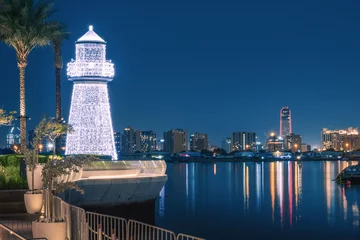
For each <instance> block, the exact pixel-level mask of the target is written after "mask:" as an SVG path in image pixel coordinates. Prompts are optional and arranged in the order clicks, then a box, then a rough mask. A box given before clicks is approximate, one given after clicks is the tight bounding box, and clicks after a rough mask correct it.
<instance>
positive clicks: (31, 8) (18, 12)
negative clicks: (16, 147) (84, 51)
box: [0, 0, 61, 150]
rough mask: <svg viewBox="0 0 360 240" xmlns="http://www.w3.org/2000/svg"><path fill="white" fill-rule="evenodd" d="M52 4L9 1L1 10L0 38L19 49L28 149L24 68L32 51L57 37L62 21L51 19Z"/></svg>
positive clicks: (23, 145) (23, 127)
mask: <svg viewBox="0 0 360 240" xmlns="http://www.w3.org/2000/svg"><path fill="white" fill-rule="evenodd" d="M53 5H54V4H53V3H52V2H48V1H42V0H40V1H34V0H9V4H8V6H9V7H8V9H7V11H5V12H1V13H0V40H1V41H3V42H4V43H5V44H7V45H9V46H11V47H13V48H14V50H15V51H16V57H17V66H18V68H19V73H20V145H21V149H22V150H23V149H25V148H26V119H27V116H26V105H25V69H26V66H27V64H28V62H27V58H28V56H29V54H30V52H31V51H32V50H33V49H34V48H35V47H39V46H46V45H48V44H49V43H50V40H51V39H55V38H56V36H58V35H59V34H60V33H59V29H61V24H59V23H58V22H54V21H49V20H48V19H49V17H51V16H52V15H53V13H54V10H53Z"/></svg>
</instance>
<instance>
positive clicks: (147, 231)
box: [0, 197, 204, 240]
mask: <svg viewBox="0 0 360 240" xmlns="http://www.w3.org/2000/svg"><path fill="white" fill-rule="evenodd" d="M53 200H54V204H55V218H57V219H65V220H66V228H67V231H66V236H67V239H68V240H88V239H91V240H98V239H103V240H143V239H144V240H145V239H147V240H160V239H161V240H163V239H166V240H204V239H203V238H198V237H194V236H190V235H187V234H183V233H179V234H177V235H176V234H175V233H174V232H172V231H170V230H167V229H164V228H160V227H156V226H153V225H150V224H146V223H142V222H139V221H135V220H131V219H130V220H126V219H124V218H119V217H114V216H110V215H104V214H99V213H94V212H86V211H85V210H84V209H82V208H79V207H76V206H73V205H70V204H68V203H66V202H64V201H63V200H61V199H60V198H58V197H54V199H53ZM38 218H39V215H29V214H3V215H0V240H12V239H14V240H30V239H33V238H32V230H31V223H32V221H34V220H36V219H38ZM37 239H38V240H40V239H42V238H40V239H39V238H37ZM43 240H45V238H44V239H43Z"/></svg>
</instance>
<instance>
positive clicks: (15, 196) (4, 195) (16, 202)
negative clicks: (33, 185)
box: [0, 190, 27, 215]
mask: <svg viewBox="0 0 360 240" xmlns="http://www.w3.org/2000/svg"><path fill="white" fill-rule="evenodd" d="M26 191H27V190H1V191H0V215H1V214H12V213H26V208H25V203H24V194H25V193H26Z"/></svg>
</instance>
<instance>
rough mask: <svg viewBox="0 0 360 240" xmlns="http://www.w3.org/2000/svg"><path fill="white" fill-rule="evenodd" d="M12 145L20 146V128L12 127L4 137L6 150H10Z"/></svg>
mask: <svg viewBox="0 0 360 240" xmlns="http://www.w3.org/2000/svg"><path fill="white" fill-rule="evenodd" d="M14 145H19V146H20V128H18V127H12V128H11V129H10V132H9V133H8V134H7V135H6V148H9V149H10V148H11V147H13V146H14Z"/></svg>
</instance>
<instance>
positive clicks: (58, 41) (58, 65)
mask: <svg viewBox="0 0 360 240" xmlns="http://www.w3.org/2000/svg"><path fill="white" fill-rule="evenodd" d="M68 37H69V33H68V32H67V30H66V27H65V25H63V26H62V27H61V28H60V29H59V35H58V36H57V37H56V38H55V39H52V46H53V50H54V66H55V76H56V112H55V113H56V114H55V118H56V120H57V122H60V121H61V119H62V114H61V69H62V67H63V61H62V55H61V45H62V42H63V40H64V39H68ZM55 145H56V154H61V137H59V138H57V139H56V143H55Z"/></svg>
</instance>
